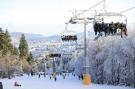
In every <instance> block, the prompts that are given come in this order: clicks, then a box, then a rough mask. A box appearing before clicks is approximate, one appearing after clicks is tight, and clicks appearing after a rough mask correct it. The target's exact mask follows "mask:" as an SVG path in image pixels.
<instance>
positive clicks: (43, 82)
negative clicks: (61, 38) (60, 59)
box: [1, 74, 133, 89]
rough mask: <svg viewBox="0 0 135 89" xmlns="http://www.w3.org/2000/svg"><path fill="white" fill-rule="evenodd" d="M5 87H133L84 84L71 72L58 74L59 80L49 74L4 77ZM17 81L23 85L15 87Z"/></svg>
mask: <svg viewBox="0 0 135 89" xmlns="http://www.w3.org/2000/svg"><path fill="white" fill-rule="evenodd" d="M1 81H2V82H3V85H4V88H3V89H133V88H129V87H120V86H108V85H97V84H91V85H89V86H84V85H83V84H82V81H81V80H78V78H77V77H73V76H72V75H71V74H70V75H69V76H67V77H66V79H63V78H62V76H57V81H56V82H55V81H54V80H50V79H49V76H47V77H46V78H44V77H43V76H41V78H38V76H34V77H28V76H26V75H25V76H23V77H17V78H13V79H10V80H9V79H2V80H1ZM15 81H17V82H18V83H20V84H21V85H22V86H21V87H15V86H14V82H15Z"/></svg>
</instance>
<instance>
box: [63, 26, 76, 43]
mask: <svg viewBox="0 0 135 89" xmlns="http://www.w3.org/2000/svg"><path fill="white" fill-rule="evenodd" d="M67 25H68V24H66V27H65V31H64V32H63V33H62V36H61V39H62V41H77V34H76V32H74V31H71V30H67Z"/></svg>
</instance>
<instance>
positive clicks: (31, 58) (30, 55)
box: [27, 52, 34, 64]
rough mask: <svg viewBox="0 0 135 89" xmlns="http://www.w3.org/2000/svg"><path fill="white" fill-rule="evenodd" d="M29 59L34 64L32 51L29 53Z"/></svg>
mask: <svg viewBox="0 0 135 89" xmlns="http://www.w3.org/2000/svg"><path fill="white" fill-rule="evenodd" d="M27 61H28V63H29V64H32V63H33V61H34V60H33V55H32V53H31V52H30V53H29V55H28V58H27Z"/></svg>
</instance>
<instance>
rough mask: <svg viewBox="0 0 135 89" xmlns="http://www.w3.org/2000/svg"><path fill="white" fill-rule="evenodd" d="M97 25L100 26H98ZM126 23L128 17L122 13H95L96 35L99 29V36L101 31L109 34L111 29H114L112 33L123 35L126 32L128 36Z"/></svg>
mask: <svg viewBox="0 0 135 89" xmlns="http://www.w3.org/2000/svg"><path fill="white" fill-rule="evenodd" d="M112 17H113V18H112ZM96 25H97V26H98V27H97V28H96ZM126 25H127V17H126V16H124V15H122V14H121V13H114V12H105V13H99V14H98V15H95V21H94V31H95V35H96V34H97V32H96V31H99V34H98V36H97V37H100V34H101V32H104V33H105V36H106V33H107V35H109V34H110V31H112V32H111V33H112V34H113V35H121V37H123V33H124V34H125V35H126V36H127V28H126ZM113 31H114V32H113ZM97 37H96V39H97Z"/></svg>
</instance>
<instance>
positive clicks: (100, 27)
mask: <svg viewBox="0 0 135 89" xmlns="http://www.w3.org/2000/svg"><path fill="white" fill-rule="evenodd" d="M94 32H95V35H99V34H101V32H104V34H105V36H107V35H110V34H112V35H115V34H117V33H120V34H121V37H122V33H124V34H125V36H127V28H126V24H124V23H119V22H117V23H113V22H111V23H104V22H102V23H97V22H95V24H94Z"/></svg>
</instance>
